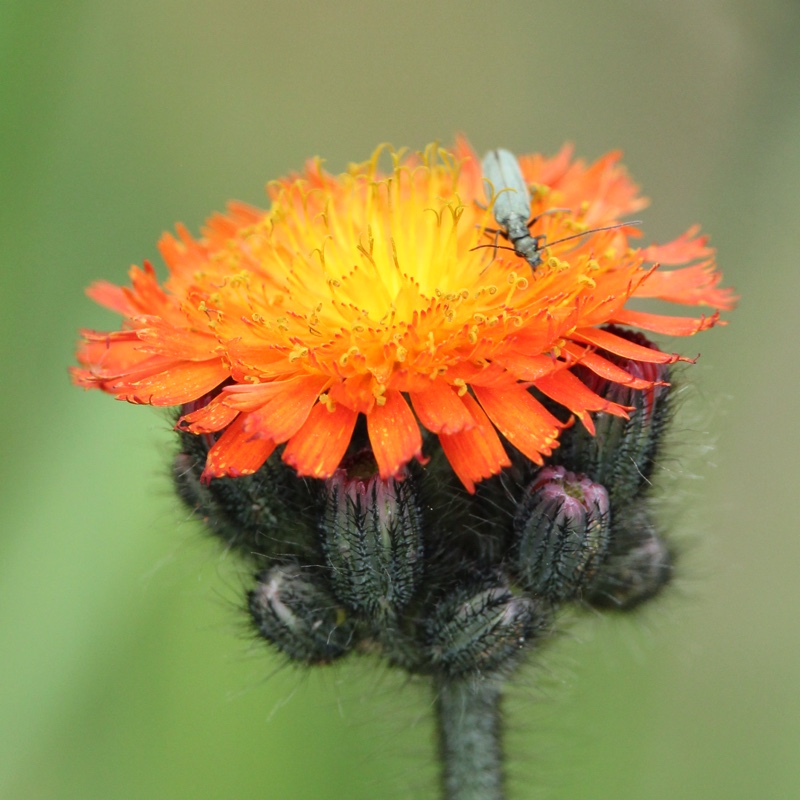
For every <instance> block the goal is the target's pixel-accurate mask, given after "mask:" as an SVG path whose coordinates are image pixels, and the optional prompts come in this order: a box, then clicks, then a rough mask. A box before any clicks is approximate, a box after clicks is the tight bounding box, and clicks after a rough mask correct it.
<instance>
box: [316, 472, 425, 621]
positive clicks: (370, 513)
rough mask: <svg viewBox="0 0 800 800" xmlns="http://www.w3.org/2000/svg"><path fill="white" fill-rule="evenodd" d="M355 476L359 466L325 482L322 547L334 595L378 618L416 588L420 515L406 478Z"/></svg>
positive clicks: (396, 607) (404, 601) (401, 604)
mask: <svg viewBox="0 0 800 800" xmlns="http://www.w3.org/2000/svg"><path fill="white" fill-rule="evenodd" d="M373 463H374V462H373ZM354 472H356V474H355V475H354V474H353V473H354ZM359 472H361V473H363V464H361V463H360V462H359V469H358V470H357V471H356V470H352V469H351V470H350V471H349V472H348V470H345V469H340V470H337V472H336V473H335V474H334V475H333V477H332V478H330V479H329V480H327V481H326V482H325V489H326V495H327V502H326V505H325V512H324V514H323V517H322V521H321V531H322V545H323V550H324V553H325V557H326V560H327V562H328V566H329V567H330V580H331V584H332V586H333V589H334V592H335V593H336V596H337V597H338V598H339V599H340V600H341V602H342V603H344V604H345V605H346V606H348V607H349V608H351V609H353V610H355V611H359V612H362V613H364V614H366V615H367V616H369V617H371V618H373V619H375V620H380V619H386V618H387V617H390V616H393V615H394V614H395V613H396V612H398V611H400V610H401V609H403V608H404V607H405V606H406V605H407V604H408V603H409V601H410V600H411V598H412V596H413V595H414V592H415V590H416V588H417V586H418V583H419V579H420V576H421V572H422V517H421V511H420V508H419V503H418V501H417V497H416V491H415V482H414V479H413V478H412V477H411V476H406V477H405V478H403V479H395V478H388V479H386V480H383V479H382V478H381V477H380V476H379V475H377V474H372V475H371V476H370V477H360V476H359V475H358V473H359Z"/></svg>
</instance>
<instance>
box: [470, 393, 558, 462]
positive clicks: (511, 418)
mask: <svg viewBox="0 0 800 800" xmlns="http://www.w3.org/2000/svg"><path fill="white" fill-rule="evenodd" d="M472 389H473V391H474V392H475V397H477V398H478V402H479V403H480V404H481V405H482V406H483V410H484V411H485V412H486V413H487V414H488V415H489V419H491V421H492V422H493V423H494V425H495V426H496V427H497V429H498V430H499V431H500V433H502V434H503V436H505V437H506V439H508V441H509V442H511V444H513V445H514V447H516V448H517V449H518V450H519V451H520V452H521V453H523V454H524V455H526V456H527V457H528V458H529V459H530V460H531V461H534V462H536V463H537V464H541V463H542V460H543V459H542V456H547V455H550V453H551V452H552V449H553V447H554V446H555V444H556V440H557V438H558V432H559V429H560V428H561V427H563V426H562V425H561V423H559V421H558V420H557V419H556V418H555V417H554V416H553V415H552V414H551V413H550V412H549V411H548V410H547V409H546V408H545V407H544V406H543V405H542V404H541V403H540V402H539V401H538V400H536V399H535V398H534V397H532V396H531V395H530V394H529V393H528V392H527V391H526V390H525V389H523V388H522V387H521V386H519V385H518V384H514V385H511V386H505V387H502V388H499V389H495V388H487V387H485V386H473V387H472Z"/></svg>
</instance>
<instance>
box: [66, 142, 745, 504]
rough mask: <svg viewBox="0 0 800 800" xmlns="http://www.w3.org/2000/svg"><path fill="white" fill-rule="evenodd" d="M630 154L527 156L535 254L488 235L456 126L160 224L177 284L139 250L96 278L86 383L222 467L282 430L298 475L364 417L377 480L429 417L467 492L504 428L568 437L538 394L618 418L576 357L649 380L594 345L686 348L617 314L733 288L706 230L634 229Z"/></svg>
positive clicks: (488, 465) (536, 456)
mask: <svg viewBox="0 0 800 800" xmlns="http://www.w3.org/2000/svg"><path fill="white" fill-rule="evenodd" d="M387 154H388V158H387ZM382 157H383V158H384V159H385V160H389V159H390V161H391V168H390V169H387V170H386V171H382V170H381V168H380V167H379V161H380V160H381V158H382ZM618 161H619V154H617V153H610V154H608V155H606V156H605V157H603V158H601V159H599V160H598V161H597V162H595V163H594V164H591V165H586V164H585V163H583V162H581V161H576V160H573V159H572V154H571V149H570V148H569V147H565V148H563V149H562V150H561V152H560V153H558V154H557V155H556V156H555V157H553V158H544V157H542V156H539V155H533V156H527V157H522V158H520V159H519V163H520V167H521V169H522V172H523V175H524V178H525V181H526V182H527V183H528V184H529V185H530V187H531V205H532V218H533V220H534V221H533V223H532V225H531V228H530V229H531V235H532V236H539V237H542V238H541V240H540V241H541V242H542V248H543V249H542V252H541V257H542V264H541V265H540V266H538V267H537V268H536V269H535V270H532V269H531V266H530V265H529V263H528V262H526V261H525V259H524V258H521V257H520V256H519V255H517V254H516V253H515V252H514V250H513V248H510V247H508V243H507V242H506V241H505V240H504V238H503V236H502V235H500V234H498V233H497V232H496V231H495V226H496V223H495V221H494V217H493V214H492V203H493V202H494V200H495V199H496V197H497V195H496V194H495V193H494V187H491V186H490V185H486V184H485V183H484V180H483V178H482V175H481V167H480V162H479V160H478V159H477V158H476V156H475V154H474V152H473V151H472V150H471V149H470V147H469V145H467V143H466V142H464V141H458V142H457V143H456V146H455V147H454V148H453V149H451V150H445V149H441V148H439V147H436V146H430V147H428V148H427V149H426V150H425V151H424V152H423V153H420V154H406V153H403V152H396V151H393V150H391V149H389V148H385V147H382V148H379V149H378V150H377V151H376V152H375V154H374V155H373V157H372V158H371V159H370V160H369V161H367V162H366V163H363V164H354V165H352V166H351V167H350V168H349V169H348V170H347V171H346V172H345V173H343V174H342V175H338V176H334V175H331V174H328V173H327V172H325V171H324V170H323V168H322V165H321V163H320V161H318V160H312V161H309V162H308V164H307V165H306V169H305V172H304V173H303V174H302V175H291V176H289V177H288V178H284V179H281V180H278V181H275V182H274V183H271V184H270V185H269V187H268V194H269V198H270V207H269V210H267V211H262V210H259V209H256V208H252V207H250V206H246V205H243V204H238V203H237V204H231V206H230V207H229V210H228V213H227V214H225V215H216V216H213V217H212V218H211V219H210V220H209V222H208V224H207V226H206V228H205V229H204V230H203V235H202V237H201V238H200V239H195V238H193V237H192V236H191V235H190V234H189V233H188V232H187V231H186V230H185V229H184V228H183V227H178V229H177V237H174V236H171V235H169V234H167V235H165V236H164V237H163V238H162V240H161V242H160V250H161V254H162V255H163V257H164V260H165V262H166V264H167V267H168V269H169V276H168V278H167V279H166V281H164V283H163V285H162V284H159V282H158V280H157V279H156V275H155V272H154V270H153V268H152V266H151V265H150V264H148V263H145V265H144V268H143V269H139V268H137V267H133V268H132V269H131V273H130V276H131V286H130V287H117V286H113V285H111V284H108V283H105V282H99V283H96V284H94V285H93V286H92V287H90V289H89V295H90V296H91V297H92V298H93V299H95V300H96V301H97V302H99V303H101V304H102V305H105V306H107V307H109V308H111V309H113V310H115V311H117V312H119V313H120V314H121V315H122V316H123V317H124V319H125V322H124V325H123V327H122V329H121V330H119V331H113V332H109V333H99V332H94V331H83V332H82V335H83V341H82V342H81V345H80V347H79V350H78V361H79V362H80V364H81V366H80V367H76V368H74V369H73V378H74V380H75V382H76V383H78V384H79V385H81V386H85V387H89V388H99V389H102V390H103V391H106V392H108V393H110V394H113V395H114V396H116V397H117V398H118V399H121V400H127V401H128V402H131V403H149V404H152V405H156V406H172V405H180V406H184V405H185V406H187V407H186V408H184V409H183V411H184V413H183V416H182V417H181V418H180V420H179V422H178V425H179V427H180V428H181V429H183V430H185V431H189V432H191V433H194V434H198V435H207V436H210V437H211V441H213V446H211V448H210V450H209V452H208V458H207V462H206V467H205V472H204V476H205V478H206V479H208V480H210V479H211V478H215V477H221V476H231V477H233V476H238V475H247V474H252V473H254V472H255V471H257V470H258V469H259V467H260V466H261V465H262V464H263V463H264V462H265V461H266V459H267V458H269V457H270V455H272V453H273V451H274V450H275V449H276V448H277V447H282V458H283V460H284V461H285V462H287V463H288V464H290V465H291V466H292V467H294V468H295V469H296V470H297V472H298V473H299V474H301V475H309V476H313V477H317V478H328V477H330V476H332V475H333V474H334V472H335V471H336V469H337V467H339V464H340V462H341V461H342V458H343V457H344V455H345V452H346V451H347V449H348V445H350V443H351V439H352V438H353V434H354V430H355V426H356V422H357V420H358V419H359V416H361V415H363V417H364V419H365V421H366V431H367V434H368V436H369V443H370V447H371V449H372V452H373V454H374V457H375V460H376V462H377V465H378V469H379V472H380V475H381V477H382V478H389V477H390V476H399V475H402V474H403V469H404V465H405V464H406V463H407V462H408V461H409V460H411V459H413V458H418V459H422V458H423V438H422V433H421V429H422V428H424V429H426V430H427V431H429V432H430V433H432V434H435V436H436V437H438V441H439V443H440V445H441V447H442V450H443V451H444V454H445V455H446V456H447V458H448V460H449V462H450V464H451V465H452V467H453V469H454V470H455V472H456V474H457V475H458V477H459V478H460V479H461V481H462V482H463V484H464V485H465V486H466V487H467V489H468V490H470V491H474V484H475V483H476V482H477V481H480V480H481V479H483V478H487V477H489V476H491V475H494V474H497V473H498V472H500V471H501V470H502V469H503V467H505V466H508V465H509V463H510V462H509V459H508V455H507V452H506V445H505V444H504V442H503V439H505V441H506V442H507V443H508V444H510V445H512V446H513V447H515V448H517V449H518V450H519V451H520V452H521V453H522V454H523V455H524V456H526V457H527V458H529V459H531V460H532V461H534V462H536V463H542V462H543V459H544V458H545V457H546V456H548V455H549V454H550V453H551V451H552V448H554V447H556V446H557V444H558V438H559V433H560V430H561V429H562V428H563V422H560V421H559V419H558V418H556V417H555V416H553V414H552V413H550V411H548V410H547V409H546V408H545V407H544V405H543V404H542V403H541V402H540V400H539V399H537V397H538V398H542V397H547V398H550V400H551V401H554V402H555V403H557V404H560V405H561V406H563V407H565V408H566V409H568V410H569V411H570V412H571V413H572V414H573V415H574V416H575V417H576V418H577V419H578V420H580V421H581V422H582V423H583V424H584V425H585V426H586V427H587V428H588V429H589V430H590V431H591V430H592V429H593V423H592V416H591V415H592V412H600V411H603V412H606V413H610V414H615V415H619V416H624V415H625V414H626V407H625V406H622V405H619V404H617V403H614V402H613V401H610V400H607V399H604V398H603V397H601V396H599V395H598V394H596V393H595V392H594V391H592V390H591V389H590V388H589V387H588V386H587V385H586V383H584V382H582V381H581V380H580V378H579V377H577V376H576V374H575V372H574V371H573V369H572V368H573V367H574V366H575V365H577V364H581V365H582V366H583V368H585V369H588V370H590V371H591V372H592V373H594V374H595V375H597V376H599V377H600V378H602V379H603V380H606V381H611V382H613V383H619V384H624V385H627V386H629V387H631V388H635V389H645V388H650V387H652V385H653V382H652V381H649V380H647V379H646V378H643V377H641V374H642V373H641V372H640V373H638V374H636V375H634V374H631V373H630V372H628V371H626V370H625V369H623V368H622V367H620V366H619V365H618V364H616V363H613V362H612V361H611V360H609V359H608V358H606V357H604V356H603V355H600V354H599V353H598V350H600V349H602V351H604V352H606V353H611V354H614V355H616V356H619V357H621V358H622V359H632V360H636V361H641V362H647V363H667V362H671V361H675V360H677V359H678V358H679V356H677V355H670V354H668V353H662V352H660V351H658V350H655V349H652V348H649V347H644V346H642V345H639V344H637V343H635V342H633V341H631V340H630V339H626V338H622V337H621V336H618V335H616V334H615V333H614V330H613V329H611V330H608V329H606V327H605V326H607V325H608V324H611V323H613V324H614V325H621V326H627V327H633V328H638V329H642V330H647V331H653V332H656V333H663V334H671V335H678V336H688V335H691V334H694V333H697V332H698V331H701V330H704V329H706V328H708V327H711V326H712V325H714V324H715V323H716V322H718V315H719V310H724V309H728V308H731V307H732V305H733V303H734V299H735V298H734V297H733V296H732V294H731V292H730V291H729V290H725V289H720V288H718V284H719V282H720V280H721V275H720V274H719V272H718V271H717V270H716V265H715V262H714V258H713V251H712V250H710V249H709V248H708V247H707V245H706V240H705V238H704V237H701V236H698V234H697V230H696V229H694V228H693V229H691V230H690V231H688V232H687V233H686V234H685V235H683V236H681V237H679V238H678V239H676V240H675V241H673V242H671V243H669V244H666V245H663V246H650V247H646V248H639V247H636V246H634V245H632V244H631V243H630V239H631V238H633V237H635V236H638V235H639V232H638V230H637V229H636V228H635V227H633V225H631V224H627V225H626V224H623V223H622V218H623V217H624V216H626V215H630V214H632V213H634V212H636V211H638V210H639V209H641V208H642V207H643V206H644V205H645V201H643V200H642V198H640V197H639V196H638V192H637V187H636V186H635V185H634V184H633V183H632V182H631V181H630V179H629V178H628V176H627V174H626V172H625V171H624V170H623V169H622V167H621V166H620V165H619V163H618ZM500 189H501V191H502V187H500ZM487 192H488V195H489V197H488V202H487ZM614 225H617V226H618V227H615V228H613V229H611V230H608V229H606V230H597V229H598V228H608V226H614ZM501 233H502V232H501ZM576 233H577V234H582V235H580V236H577V237H576V236H574V234H576ZM567 237H570V238H567ZM663 266H669V267H677V268H676V269H669V270H665V269H662V268H661V267H663ZM632 298H659V299H661V300H666V301H669V302H672V303H677V304H683V305H704V306H708V307H711V309H713V311H712V313H711V314H710V315H708V316H706V315H703V316H699V317H685V316H664V315H657V314H653V313H647V312H643V311H637V310H633V309H631V308H628V301H629V300H630V299H632ZM584 372H585V370H584ZM501 437H502V438H501Z"/></svg>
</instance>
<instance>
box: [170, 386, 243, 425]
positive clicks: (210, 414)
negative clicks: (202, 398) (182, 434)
mask: <svg viewBox="0 0 800 800" xmlns="http://www.w3.org/2000/svg"><path fill="white" fill-rule="evenodd" d="M222 400H223V396H222V395H217V397H215V398H214V399H213V400H212V401H211V402H210V403H209V404H208V405H205V406H203V407H202V408H198V409H197V410H196V411H192V412H190V413H189V414H184V415H183V416H182V417H181V418H180V419H179V420H178V424H177V425H176V426H175V427H176V428H180V429H181V430H183V431H190V432H191V433H198V434H200V433H214V432H215V431H221V430H222V429H223V428H226V427H227V426H228V425H230V424H231V423H232V422H233V421H234V420H235V419H236V417H237V416H239V412H238V411H237V410H236V409H235V408H228V406H226V405H225V404H224V403H223V402H222Z"/></svg>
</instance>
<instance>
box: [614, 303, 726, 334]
mask: <svg viewBox="0 0 800 800" xmlns="http://www.w3.org/2000/svg"><path fill="white" fill-rule="evenodd" d="M611 321H612V322H618V323H619V324H620V325H630V326H631V327H633V328H641V329H642V330H645V331H653V332H654V333H666V334H667V335H669V336H693V335H694V334H695V333H699V332H700V331H705V330H708V329H709V328H713V327H714V325H716V324H717V323H718V322H719V312H716V313H715V314H711V315H710V316H708V317H707V316H705V315H703V316H702V317H700V318H695V317H667V316H665V315H663V314H646V313H645V312H644V311H630V310H628V309H625V308H623V309H621V310H620V311H617V313H616V314H615V315H614V318H613V319H612V320H611ZM723 324H724V323H723Z"/></svg>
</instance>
